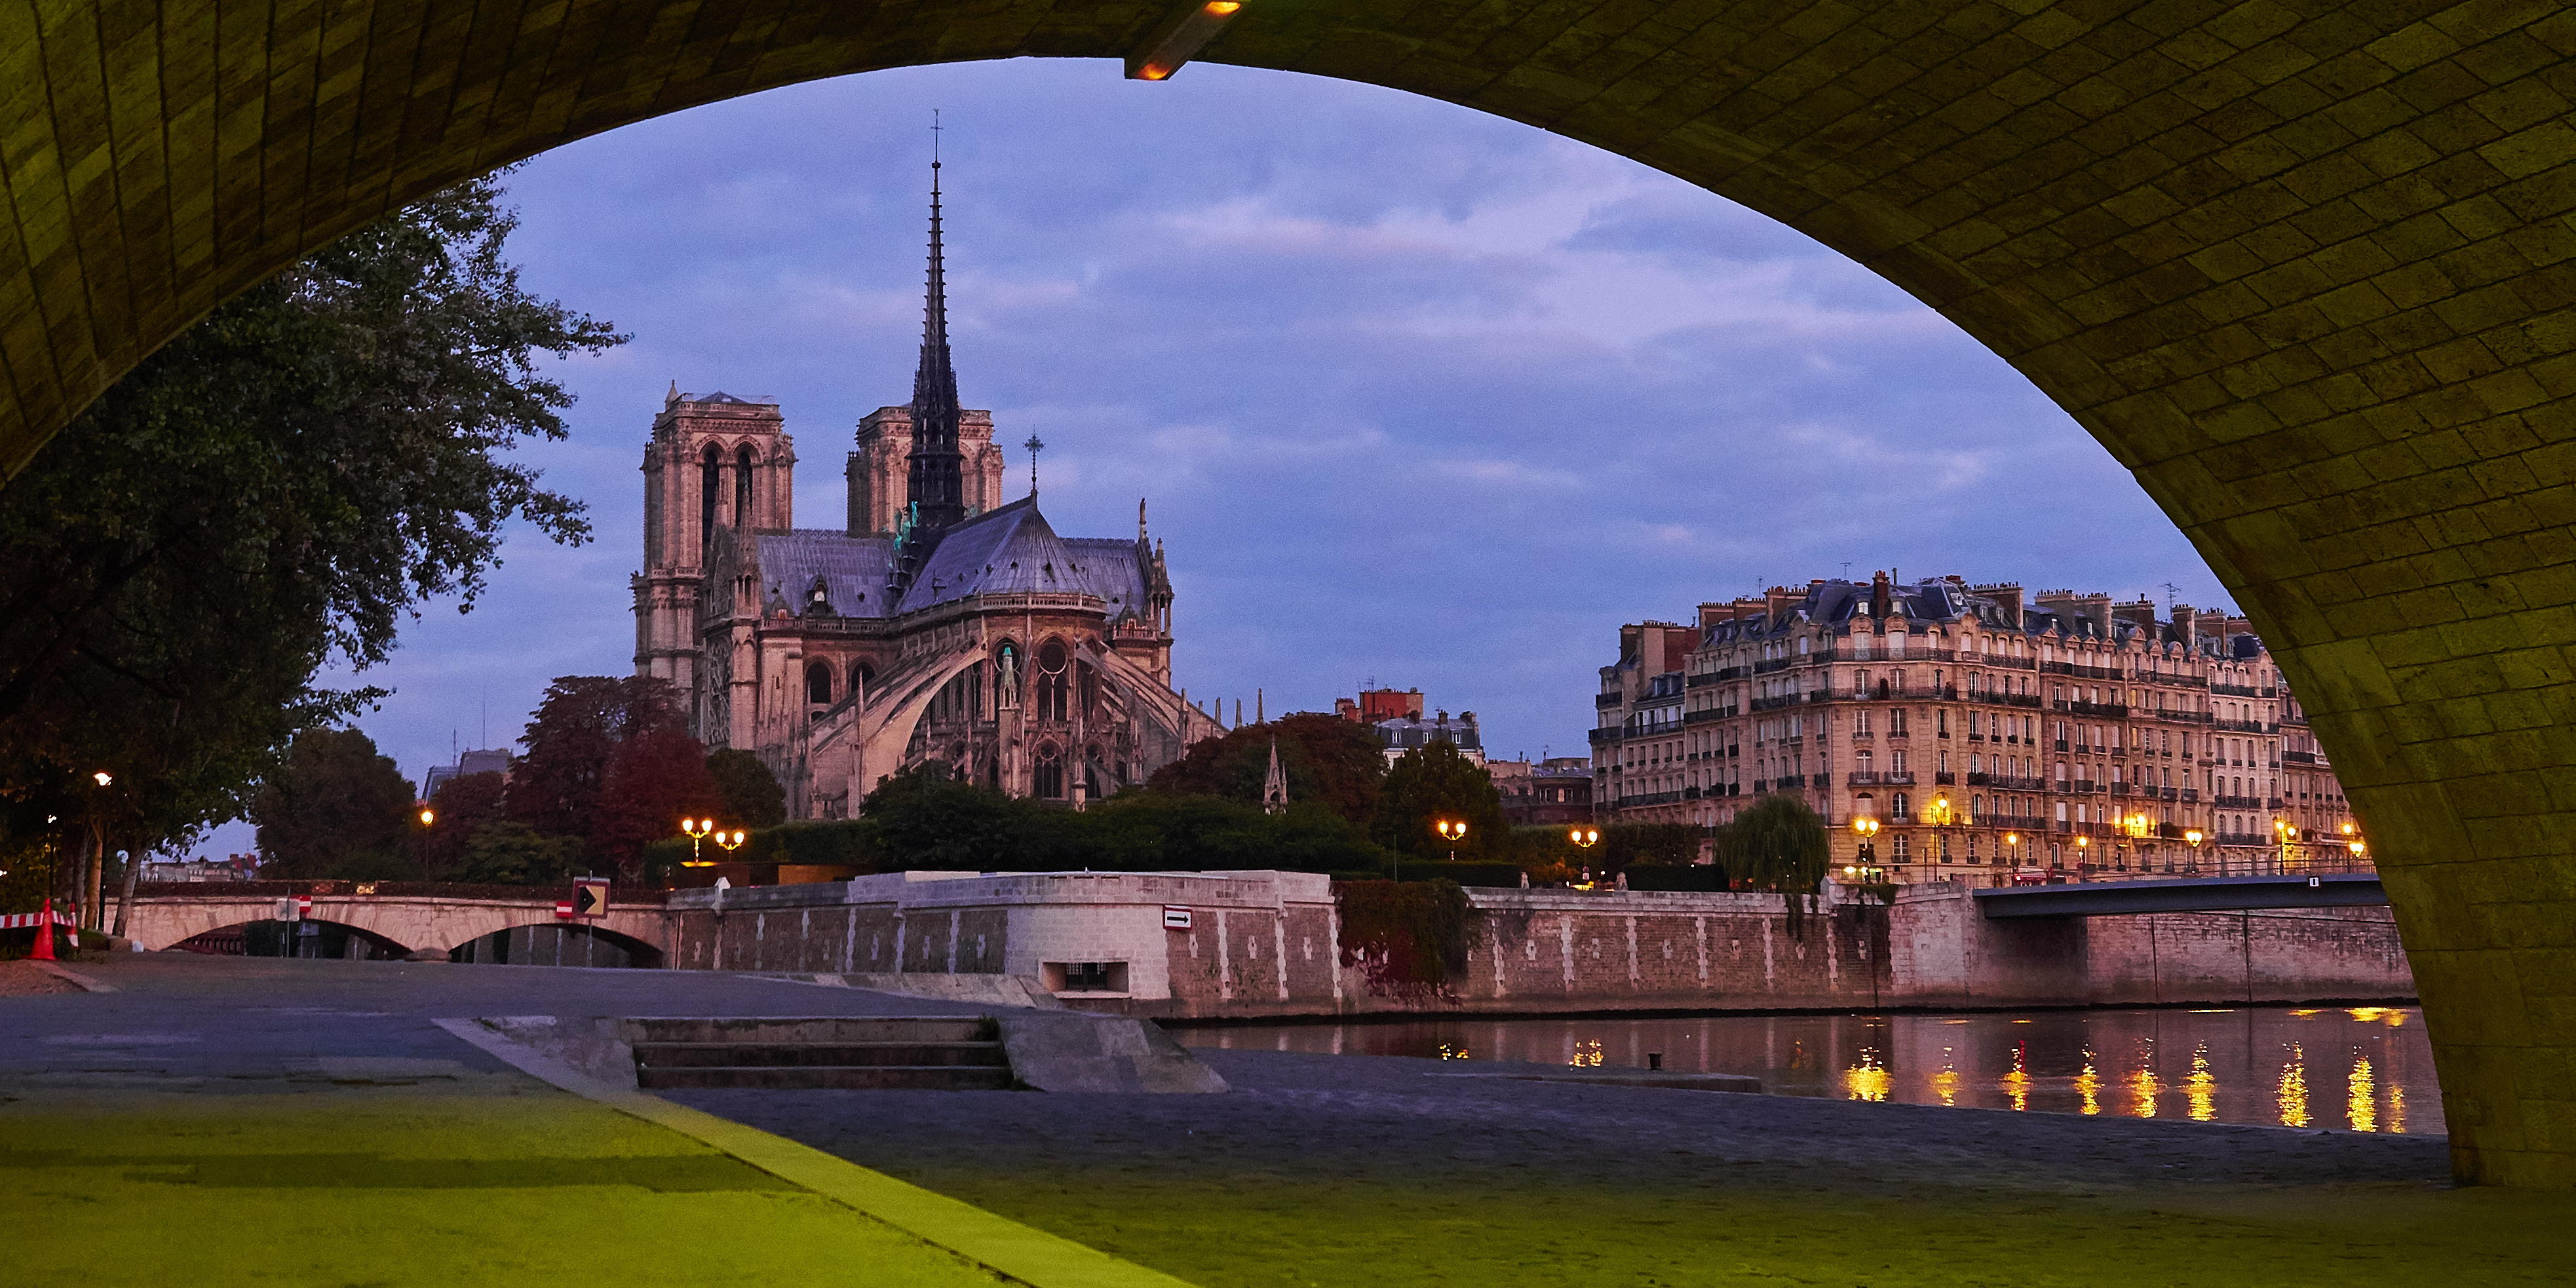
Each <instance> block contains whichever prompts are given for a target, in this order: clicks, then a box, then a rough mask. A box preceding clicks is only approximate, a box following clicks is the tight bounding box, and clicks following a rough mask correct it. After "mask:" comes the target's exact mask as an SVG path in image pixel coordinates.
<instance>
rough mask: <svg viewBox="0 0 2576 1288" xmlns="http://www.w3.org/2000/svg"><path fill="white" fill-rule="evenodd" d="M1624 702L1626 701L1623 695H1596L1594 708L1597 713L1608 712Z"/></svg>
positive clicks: (1593, 703) (1594, 695)
mask: <svg viewBox="0 0 2576 1288" xmlns="http://www.w3.org/2000/svg"><path fill="white" fill-rule="evenodd" d="M1624 700H1625V699H1624V698H1623V697H1622V696H1621V695H1619V694H1616V693H1596V694H1593V695H1592V708H1593V710H1595V711H1602V710H1607V709H1609V708H1611V707H1615V706H1617V705H1619V704H1620V703H1621V702H1622V701H1624Z"/></svg>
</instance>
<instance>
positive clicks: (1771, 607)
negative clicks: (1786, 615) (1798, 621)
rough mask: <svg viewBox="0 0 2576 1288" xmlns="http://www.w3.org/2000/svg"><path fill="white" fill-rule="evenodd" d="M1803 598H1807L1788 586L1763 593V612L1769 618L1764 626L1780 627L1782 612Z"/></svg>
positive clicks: (1776, 587) (1773, 588)
mask: <svg viewBox="0 0 2576 1288" xmlns="http://www.w3.org/2000/svg"><path fill="white" fill-rule="evenodd" d="M1803 598H1805V596H1803V595H1802V594H1800V593H1799V592H1797V591H1794V590H1791V589H1789V588H1788V587H1786V586H1773V587H1772V588H1771V589H1769V590H1766V591H1764V592H1762V612H1763V615H1764V616H1765V617H1766V618H1768V620H1767V621H1766V622H1765V623H1764V624H1765V625H1768V626H1777V625H1779V624H1780V614H1781V611H1782V610H1783V609H1785V608H1787V607H1788V606H1789V605H1791V604H1794V603H1797V602H1798V601H1799V600H1800V599H1803Z"/></svg>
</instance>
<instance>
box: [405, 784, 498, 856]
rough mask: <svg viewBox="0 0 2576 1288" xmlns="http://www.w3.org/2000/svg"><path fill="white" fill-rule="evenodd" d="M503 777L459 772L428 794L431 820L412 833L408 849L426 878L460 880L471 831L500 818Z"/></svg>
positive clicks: (474, 831) (480, 828)
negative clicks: (410, 848) (431, 793)
mask: <svg viewBox="0 0 2576 1288" xmlns="http://www.w3.org/2000/svg"><path fill="white" fill-rule="evenodd" d="M502 783H503V780H502V777H501V775H499V774H495V773H481V774H459V775H457V776H456V777H454V778H451V779H448V780H447V781H446V782H443V783H440V784H439V785H438V791H437V792H436V793H435V794H433V795H432V796H431V797H430V798H429V810H430V818H431V820H432V821H431V823H430V825H429V826H428V827H426V828H424V829H422V830H420V831H419V832H417V833H414V834H413V840H412V853H413V854H414V855H416V856H417V857H418V858H419V861H420V875H421V877H422V879H424V880H429V881H454V880H460V879H461V878H459V877H458V876H457V875H456V874H457V873H458V872H461V871H463V870H464V867H465V857H466V848H467V846H468V845H469V844H471V843H472V841H473V840H474V835H475V834H476V833H478V832H480V831H482V830H483V829H484V828H487V827H490V826H491V825H493V824H494V823H497V822H500V821H501V818H502V793H503V790H504V789H503V785H502Z"/></svg>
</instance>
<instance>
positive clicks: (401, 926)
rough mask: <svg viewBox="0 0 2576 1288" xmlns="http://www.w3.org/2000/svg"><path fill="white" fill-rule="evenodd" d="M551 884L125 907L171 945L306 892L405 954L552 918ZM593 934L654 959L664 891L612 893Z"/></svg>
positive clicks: (154, 901) (333, 885)
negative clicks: (602, 934) (622, 942)
mask: <svg viewBox="0 0 2576 1288" xmlns="http://www.w3.org/2000/svg"><path fill="white" fill-rule="evenodd" d="M571 894H572V892H571V890H570V889H569V888H559V887H555V886H534V887H517V886H473V885H434V884H428V883H421V882H392V881H388V882H381V883H371V882H348V881H237V882H220V883H216V882H209V883H205V884H194V883H191V884H185V885H181V884H162V885H147V886H142V887H140V888H138V889H137V890H136V891H135V897H134V903H133V906H132V908H130V909H129V910H128V911H127V913H126V918H125V930H126V935H127V937H128V938H130V939H132V940H134V942H136V943H137V944H140V945H142V946H143V947H144V948H145V949H147V950H158V949H163V948H170V947H174V946H176V945H177V944H179V943H180V942H182V941H184V940H187V939H192V938H195V937H196V936H198V935H202V934H205V933H207V932H209V931H217V930H227V929H230V928H232V927H236V926H244V925H248V924H249V923H252V922H257V921H266V920H269V919H270V918H271V917H273V916H275V915H276V910H277V901H278V900H279V899H281V898H289V897H298V896H301V897H308V898H310V899H312V901H313V906H312V908H311V910H310V911H307V912H306V913H305V914H304V916H305V918H306V919H308V920H312V921H319V922H326V923H329V924H332V925H337V926H345V927H348V928H349V929H351V930H356V931H359V932H361V933H363V934H365V935H366V936H368V937H369V938H371V939H374V940H379V941H382V942H384V943H386V944H391V945H395V946H397V947H399V948H400V949H402V950H403V951H404V952H419V951H423V950H428V951H432V952H438V953H448V952H453V951H455V950H456V949H458V948H460V947H463V946H465V945H466V944H470V943H472V942H474V941H475V940H478V939H482V938H483V937H485V936H487V935H492V934H496V933H499V932H501V931H505V930H516V929H519V928H521V927H529V926H543V927H548V928H552V927H554V926H556V925H557V924H559V923H558V920H557V918H556V916H555V903H556V901H557V900H559V899H566V898H570V897H571ZM588 924H589V925H590V926H591V927H593V929H594V930H596V931H604V932H606V933H607V934H609V935H611V936H614V937H617V938H619V939H623V940H631V941H633V942H634V945H635V946H637V947H640V948H644V949H647V950H649V956H650V957H651V959H652V960H654V961H656V962H658V961H660V960H661V958H662V955H663V953H664V952H665V950H666V949H667V947H668V945H667V944H666V943H665V942H664V940H665V938H666V935H665V931H664V922H663V913H662V892H661V891H659V890H651V891H636V892H618V893H615V894H612V895H611V897H610V900H609V907H608V915H607V916H605V917H600V918H596V919H593V920H591V921H589V923H588Z"/></svg>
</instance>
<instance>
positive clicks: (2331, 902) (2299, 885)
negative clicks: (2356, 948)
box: [1971, 872, 2388, 920]
mask: <svg viewBox="0 0 2576 1288" xmlns="http://www.w3.org/2000/svg"><path fill="white" fill-rule="evenodd" d="M1971 893H1973V894H1974V895H1975V896H1976V900H1977V911H1979V912H1981V913H1983V914H1985V916H1986V917H1987V918H1988V919H1989V920H1997V919H2002V918H2009V917H2116V916H2123V915H2131V914H2136V913H2147V912H2243V911H2247V910H2250V909H2257V908H2368V907H2380V906H2384V905H2386V904H2387V902H2388V894H2387V892H2386V891H2384V890H2382V889H2381V888H2380V885H2379V876H2378V874H2377V873H2371V872H2336V873H2321V874H2318V875H2314V876H2309V875H2289V876H2263V877H2193V878H2190V879H2187V880H2181V881H2086V882H2081V883H2078V884H2074V885H2052V886H2019V887H2013V888H2008V889H2000V890H1976V891H1972V892H1971Z"/></svg>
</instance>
